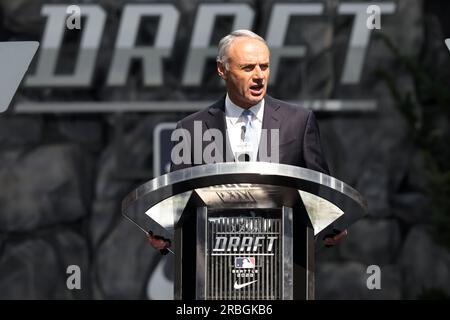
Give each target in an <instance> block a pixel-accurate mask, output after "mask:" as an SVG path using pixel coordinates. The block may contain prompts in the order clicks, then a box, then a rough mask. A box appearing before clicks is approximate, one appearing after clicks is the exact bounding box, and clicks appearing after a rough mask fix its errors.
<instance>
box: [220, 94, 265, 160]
mask: <svg viewBox="0 0 450 320" xmlns="http://www.w3.org/2000/svg"><path fill="white" fill-rule="evenodd" d="M244 110H245V109H244V108H241V107H239V106H237V105H236V104H234V103H233V102H232V101H231V100H230V97H229V96H228V94H227V96H226V98H225V117H226V124H227V134H228V139H229V140H230V146H231V150H232V151H233V154H234V155H236V153H237V152H238V146H239V144H240V143H241V130H242V129H241V127H242V126H244V125H245V121H244V119H243V118H242V117H241V115H242V112H243V111H244ZM249 110H250V111H251V112H252V113H253V114H254V116H253V120H252V123H251V124H252V127H253V128H254V130H255V131H256V134H257V139H258V144H257V146H256V150H255V152H256V153H257V152H258V150H257V149H258V146H259V141H260V140H261V130H262V122H263V116H264V99H262V100H261V101H260V102H259V103H258V104H256V105H254V106H253V107H251V108H250V109H249ZM255 161H256V159H255Z"/></svg>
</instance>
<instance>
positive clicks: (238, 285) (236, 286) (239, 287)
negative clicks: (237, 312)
mask: <svg viewBox="0 0 450 320" xmlns="http://www.w3.org/2000/svg"><path fill="white" fill-rule="evenodd" d="M256 281H258V280H253V281H250V282H246V283H241V284H238V283H237V281H236V282H235V283H234V288H235V289H236V290H239V289H241V288H243V287H246V286H249V285H251V284H252V283H255V282H256Z"/></svg>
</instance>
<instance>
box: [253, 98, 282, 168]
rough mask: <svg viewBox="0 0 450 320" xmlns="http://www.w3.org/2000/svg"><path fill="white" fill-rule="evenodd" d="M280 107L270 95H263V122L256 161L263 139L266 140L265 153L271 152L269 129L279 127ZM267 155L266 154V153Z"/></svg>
mask: <svg viewBox="0 0 450 320" xmlns="http://www.w3.org/2000/svg"><path fill="white" fill-rule="evenodd" d="M279 108H280V106H279V105H278V103H276V101H275V100H274V99H273V98H272V97H270V96H269V95H266V96H265V97H264V116H263V123H262V130H265V131H262V132H261V139H260V142H259V148H258V158H257V159H258V161H259V153H260V152H261V150H263V149H262V148H264V147H263V145H262V144H263V143H264V140H266V141H267V146H266V148H267V149H266V153H269V152H271V150H272V144H271V139H270V137H271V133H270V131H271V130H273V129H277V130H279V129H280V123H281V121H280V114H278V112H277V111H278V109H279ZM264 132H265V134H266V139H263V134H264ZM267 155H268V154H267Z"/></svg>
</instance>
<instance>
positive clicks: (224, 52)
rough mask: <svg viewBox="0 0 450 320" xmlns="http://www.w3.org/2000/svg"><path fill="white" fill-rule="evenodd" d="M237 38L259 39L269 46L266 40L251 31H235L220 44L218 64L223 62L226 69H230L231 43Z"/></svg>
mask: <svg viewBox="0 0 450 320" xmlns="http://www.w3.org/2000/svg"><path fill="white" fill-rule="evenodd" d="M236 38H252V39H258V40H259V41H261V42H263V43H264V44H265V45H267V43H266V40H264V39H263V38H262V37H260V36H258V35H257V34H256V33H254V32H253V31H250V30H245V29H241V30H235V31H233V32H231V33H230V34H229V35H227V36H225V37H223V38H222V39H221V40H220V42H219V47H218V51H219V54H218V55H217V59H216V61H217V62H221V63H224V64H225V68H226V69H228V49H229V48H230V46H231V43H232V42H233V41H234V40H235V39H236Z"/></svg>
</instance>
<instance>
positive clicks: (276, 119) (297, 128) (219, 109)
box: [171, 95, 329, 174]
mask: <svg viewBox="0 0 450 320" xmlns="http://www.w3.org/2000/svg"><path fill="white" fill-rule="evenodd" d="M194 121H201V126H202V132H205V131H206V130H208V129H218V130H219V131H220V132H222V134H223V136H224V137H226V138H225V140H226V141H228V136H227V135H226V119H225V97H223V98H222V99H220V100H219V101H217V102H216V103H214V104H213V105H211V106H209V107H208V108H206V109H203V110H201V111H198V112H196V113H194V114H192V115H190V116H188V117H186V118H184V119H182V120H181V121H179V122H178V124H177V128H183V129H186V130H187V131H188V132H189V134H190V136H191V137H194ZM262 129H279V152H280V153H279V163H283V164H289V165H294V166H299V167H304V168H308V169H312V170H316V171H320V172H323V173H326V174H329V169H328V165H327V162H326V160H325V157H324V154H323V149H322V146H321V143H320V134H319V127H318V125H317V121H316V118H315V117H314V114H313V112H312V111H311V110H308V109H305V108H303V107H299V106H293V105H291V104H289V103H286V102H283V101H281V100H277V99H274V98H272V97H270V96H269V95H266V96H265V106H264V117H263V124H262ZM269 136H270V135H269ZM226 141H224V142H226ZM268 141H269V142H268V143H269V145H268V147H267V149H268V150H271V148H270V139H268ZM192 142H193V140H192ZM196 143H198V140H197V141H196ZM210 143H211V141H202V147H201V150H204V149H205V147H206V146H207V145H209V144H210ZM189 145H190V148H191V152H190V154H191V162H190V163H187V164H186V163H184V164H177V165H175V164H173V163H172V165H171V171H175V170H179V169H182V168H186V167H190V166H193V165H199V164H203V163H204V162H203V161H202V162H201V163H199V162H198V161H194V160H195V159H194V147H197V148H198V145H197V146H195V143H189ZM219 149H220V150H221V152H222V155H221V157H220V158H222V159H224V160H223V161H227V162H228V161H235V159H234V157H233V154H232V152H231V149H230V146H229V143H223V147H222V148H219ZM260 149H261V145H260Z"/></svg>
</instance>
